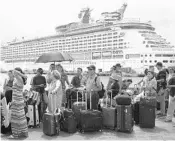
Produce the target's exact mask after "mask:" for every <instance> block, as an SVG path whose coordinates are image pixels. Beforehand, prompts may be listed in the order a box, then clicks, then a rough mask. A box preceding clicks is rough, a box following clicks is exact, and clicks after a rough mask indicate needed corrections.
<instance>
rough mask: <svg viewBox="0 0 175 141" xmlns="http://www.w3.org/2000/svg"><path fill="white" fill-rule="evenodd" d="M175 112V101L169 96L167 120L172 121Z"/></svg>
mask: <svg viewBox="0 0 175 141" xmlns="http://www.w3.org/2000/svg"><path fill="white" fill-rule="evenodd" d="M174 111H175V99H174V97H172V96H169V105H168V112H167V117H166V118H167V119H168V120H172V118H173V114H174Z"/></svg>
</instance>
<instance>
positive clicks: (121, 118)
mask: <svg viewBox="0 0 175 141" xmlns="http://www.w3.org/2000/svg"><path fill="white" fill-rule="evenodd" d="M116 108H117V131H120V132H132V131H133V126H134V119H133V109H132V105H117V106H116Z"/></svg>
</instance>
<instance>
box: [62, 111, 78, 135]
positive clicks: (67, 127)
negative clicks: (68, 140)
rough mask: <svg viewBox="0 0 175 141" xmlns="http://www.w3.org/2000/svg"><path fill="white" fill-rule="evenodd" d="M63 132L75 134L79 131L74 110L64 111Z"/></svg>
mask: <svg viewBox="0 0 175 141" xmlns="http://www.w3.org/2000/svg"><path fill="white" fill-rule="evenodd" d="M60 129H61V131H65V132H68V133H75V132H76V131H77V121H76V118H75V115H74V112H73V111H72V109H64V110H63V116H62V120H61V122H60Z"/></svg>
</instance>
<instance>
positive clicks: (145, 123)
mask: <svg viewBox="0 0 175 141" xmlns="http://www.w3.org/2000/svg"><path fill="white" fill-rule="evenodd" d="M156 104H157V103H156V98H141V99H140V104H139V125H140V127H141V128H154V127H155V118H156V114H155V109H156ZM148 115H149V116H148Z"/></svg>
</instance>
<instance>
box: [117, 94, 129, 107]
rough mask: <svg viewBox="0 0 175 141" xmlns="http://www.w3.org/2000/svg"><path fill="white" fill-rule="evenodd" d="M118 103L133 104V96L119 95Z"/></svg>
mask: <svg viewBox="0 0 175 141" xmlns="http://www.w3.org/2000/svg"><path fill="white" fill-rule="evenodd" d="M116 103H117V104H118V105H130V104H131V97H130V96H127V95H118V96H117V97H116Z"/></svg>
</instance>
